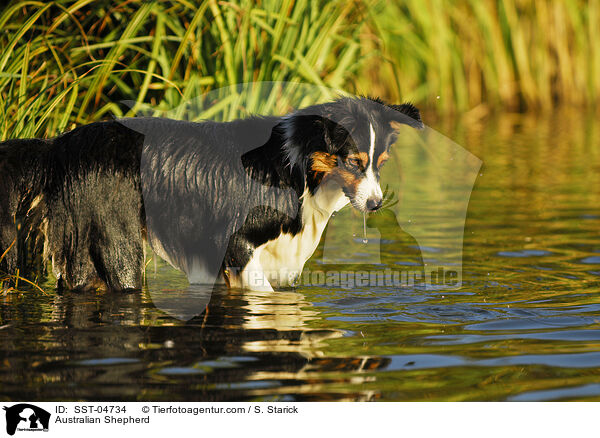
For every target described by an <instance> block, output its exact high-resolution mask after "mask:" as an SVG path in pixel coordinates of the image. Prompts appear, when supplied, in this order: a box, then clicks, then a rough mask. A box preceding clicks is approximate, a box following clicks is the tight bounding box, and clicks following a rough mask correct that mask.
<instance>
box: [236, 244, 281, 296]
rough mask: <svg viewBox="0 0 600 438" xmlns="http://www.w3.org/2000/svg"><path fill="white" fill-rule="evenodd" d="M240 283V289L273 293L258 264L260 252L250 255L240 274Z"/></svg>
mask: <svg viewBox="0 0 600 438" xmlns="http://www.w3.org/2000/svg"><path fill="white" fill-rule="evenodd" d="M240 282H241V287H242V289H248V290H254V291H260V292H273V287H272V286H271V283H270V282H269V280H268V278H267V276H266V274H265V272H264V270H263V267H262V265H261V264H260V251H257V252H255V253H254V254H253V255H252V258H251V259H250V261H249V262H248V264H247V265H246V266H245V267H244V269H242V271H241V272H240Z"/></svg>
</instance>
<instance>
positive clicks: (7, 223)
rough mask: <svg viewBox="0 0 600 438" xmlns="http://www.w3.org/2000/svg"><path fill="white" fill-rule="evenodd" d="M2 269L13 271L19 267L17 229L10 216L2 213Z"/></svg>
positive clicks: (0, 233)
mask: <svg viewBox="0 0 600 438" xmlns="http://www.w3.org/2000/svg"><path fill="white" fill-rule="evenodd" d="M2 255H4V257H3V258H2V260H0V271H2V272H5V273H11V274H12V273H13V272H14V271H15V269H16V268H17V229H16V227H15V224H14V223H13V222H12V221H11V220H10V218H8V217H5V215H2V214H0V257H2Z"/></svg>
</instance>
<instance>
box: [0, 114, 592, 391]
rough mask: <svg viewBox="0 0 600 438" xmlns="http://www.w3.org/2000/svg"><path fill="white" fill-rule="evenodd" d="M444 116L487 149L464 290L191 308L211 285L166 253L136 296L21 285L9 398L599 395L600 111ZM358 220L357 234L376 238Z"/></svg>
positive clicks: (303, 293)
mask: <svg viewBox="0 0 600 438" xmlns="http://www.w3.org/2000/svg"><path fill="white" fill-rule="evenodd" d="M433 124H434V126H435V123H433ZM437 128H438V129H439V130H440V131H441V132H443V133H445V134H446V135H448V136H450V137H451V138H453V139H454V140H455V141H457V142H458V143H460V144H462V145H465V146H466V147H467V148H468V149H469V150H471V151H472V152H473V153H475V154H476V155H477V156H479V157H480V158H482V159H483V161H484V167H483V168H482V169H481V171H480V173H481V175H480V176H479V177H478V179H477V181H476V185H475V189H474V191H473V193H472V196H471V201H470V205H469V211H468V216H467V223H466V228H465V243H464V265H463V277H462V278H463V287H462V288H460V289H457V290H424V289H422V288H418V287H406V288H393V287H385V286H381V287H354V288H340V287H325V286H307V285H303V286H300V287H298V288H297V289H295V290H286V291H280V292H276V293H262V292H240V291H229V292H228V291H225V290H221V289H219V290H216V291H215V292H214V293H213V294H212V295H210V297H209V298H210V301H209V302H208V308H207V311H201V312H199V314H198V315H197V316H196V317H194V318H193V319H191V320H189V321H183V320H181V319H178V318H175V317H173V316H171V315H173V314H178V312H179V314H181V313H182V312H183V313H185V308H183V309H182V303H186V302H189V301H190V299H192V301H193V300H194V299H196V301H194V302H195V303H196V307H197V308H203V305H204V304H206V301H207V300H208V298H207V297H208V295H206V294H205V292H206V291H202V290H196V289H190V290H188V291H187V292H186V285H185V281H184V280H183V279H182V278H181V276H179V275H176V274H174V273H173V272H172V271H170V270H169V269H167V268H166V266H164V264H162V263H158V265H157V266H158V267H157V274H156V276H155V275H154V273H153V271H154V269H153V267H152V266H153V263H150V265H149V266H151V268H149V273H148V276H149V277H148V278H149V285H150V286H149V290H145V291H143V292H140V293H133V294H124V295H118V294H110V293H98V294H96V293H90V294H73V293H65V294H62V295H58V294H56V293H55V292H53V291H49V294H48V295H42V294H41V293H39V292H36V291H31V292H25V293H22V294H15V293H11V294H8V295H6V296H4V297H1V302H0V345H1V349H2V350H1V351H2V353H1V354H2V359H1V360H2V366H1V367H0V397H2V398H3V399H7V400H8V399H12V400H73V399H76V400H202V401H215V400H229V401H233V400H427V401H434V400H455V401H458V400H514V401H532V400H600V239H599V234H600V190H599V189H598V187H600V184H599V183H600V181H599V180H600V133H599V132H598V129H599V128H598V126H597V123H596V121H595V120H594V119H592V118H590V117H586V116H582V115H581V114H557V115H556V116H552V117H549V118H547V119H543V120H540V119H539V118H537V119H536V118H533V117H525V116H520V115H515V116H502V117H500V118H495V119H492V120H491V121H488V122H485V123H479V124H473V123H469V124H466V123H456V122H453V123H451V124H450V123H449V124H448V126H444V125H443V124H439V126H437ZM340 213H343V212H340ZM383 217H385V216H383ZM360 219H361V218H360V215H356V216H353V217H352V220H353V221H354V222H353V223H352V225H353V226H355V229H356V230H357V233H356V234H357V237H356V240H358V242H357V245H359V247H361V248H367V249H368V248H370V247H371V245H372V242H373V240H374V239H372V238H370V239H369V243H368V244H362V238H361V237H358V236H360V234H361V232H360V231H361V230H360V229H361V228H362V225H363V224H362V223H361V220H360ZM334 220H345V219H344V215H343V214H340V215H338V216H336V218H334ZM348 225H350V224H348ZM369 235H370V237H371V231H369ZM403 238H404V237H400V236H399V237H398V241H399V242H400V241H401V240H402V239H403ZM396 243H398V242H396ZM390 245H392V244H391V243H390ZM398 245H400V246H399V247H398V246H396V247H394V246H393V245H392V246H390V251H388V254H382V255H381V260H379V265H377V264H376V263H375V265H377V266H379V268H381V269H383V268H385V267H386V266H388V265H389V264H390V263H392V262H391V261H393V260H397V261H399V262H398V263H400V264H405V265H409V266H410V265H412V264H419V263H422V260H419V257H420V255H419V254H420V253H416V252H415V251H414V242H411V241H410V239H408V240H405V241H401V242H400V243H398ZM367 249H364V250H363V251H367ZM436 250H439V249H438V248H426V250H425V251H424V253H423V254H424V258H425V260H427V258H429V257H431V254H435V251H436ZM411 251H412V252H411ZM396 252H397V253H396ZM322 253H323V249H322V248H321V249H320V250H319V251H317V254H315V257H313V259H312V260H311V261H310V262H309V265H308V266H307V268H308V269H309V270H310V269H315V268H318V267H319V266H322V263H323V262H322V261H320V260H321V259H320V258H319V257H320V256H322V255H323V254H322ZM169 306H170V307H169ZM184 307H185V306H184ZM165 310H166V311H165ZM192 313H193V312H192ZM189 316H191V315H186V317H189Z"/></svg>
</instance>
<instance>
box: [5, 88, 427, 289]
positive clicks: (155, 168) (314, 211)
mask: <svg viewBox="0 0 600 438" xmlns="http://www.w3.org/2000/svg"><path fill="white" fill-rule="evenodd" d="M402 124H405V125H409V126H412V127H414V128H421V127H422V126H423V124H422V122H421V118H420V115H419V111H418V110H417V109H416V108H415V107H414V106H412V105H411V104H402V105H385V104H383V102H381V101H380V100H378V99H370V98H342V99H339V100H336V101H333V102H329V103H325V104H321V105H315V106H311V107H307V108H303V109H300V110H298V111H296V112H293V113H291V114H289V115H287V116H284V117H279V118H277V117H251V118H248V119H241V120H235V121H233V122H228V123H216V122H208V121H207V122H202V123H191V122H182V121H174V120H169V119H160V118H132V119H122V120H118V121H108V122H98V123H92V124H90V125H86V126H82V127H80V128H77V129H75V130H73V131H71V132H68V133H66V134H63V135H61V136H59V137H57V138H54V139H51V140H40V139H28V140H10V141H7V142H4V143H2V144H0V255H4V257H3V258H2V260H1V261H0V270H2V271H4V272H8V273H14V272H16V271H17V270H20V272H24V271H27V269H28V268H29V267H31V266H35V263H37V266H41V267H43V266H44V265H45V262H46V261H50V262H51V264H52V270H53V273H54V275H55V276H56V278H57V279H58V284H57V287H59V288H69V289H89V288H104V289H113V290H124V289H139V288H141V286H142V278H143V272H144V258H145V254H144V247H145V246H144V241H147V242H149V244H150V246H151V247H152V249H153V250H154V251H155V252H156V253H157V254H158V255H160V256H161V257H162V258H164V259H165V260H167V261H168V262H169V263H171V264H172V265H173V266H175V267H176V268H178V269H181V270H183V271H184V272H185V273H186V274H187V276H188V278H189V280H190V282H192V283H208V284H212V283H214V282H215V280H216V279H218V278H219V279H221V280H223V281H225V282H226V283H227V285H228V286H230V287H240V288H249V289H260V290H272V287H281V286H286V285H289V284H291V283H293V281H294V280H295V278H296V277H297V276H298V275H299V274H300V272H301V271H302V268H303V266H304V264H305V262H306V261H307V260H308V259H309V258H310V256H311V255H312V254H313V252H314V250H315V249H316V247H317V244H318V243H319V240H320V237H321V234H322V233H323V230H324V228H325V226H326V224H327V222H328V220H329V218H330V217H331V214H332V213H333V212H335V211H337V210H339V209H340V208H342V207H343V206H344V205H346V204H347V203H351V204H352V206H353V207H354V208H356V209H358V210H360V211H364V212H367V211H374V210H377V209H378V208H380V207H381V204H382V192H381V188H380V186H379V169H380V167H381V166H382V165H383V163H384V162H385V161H386V159H387V158H388V150H389V148H390V146H391V145H392V144H393V143H394V142H395V141H396V138H397V135H398V130H399V128H400V126H401V125H402Z"/></svg>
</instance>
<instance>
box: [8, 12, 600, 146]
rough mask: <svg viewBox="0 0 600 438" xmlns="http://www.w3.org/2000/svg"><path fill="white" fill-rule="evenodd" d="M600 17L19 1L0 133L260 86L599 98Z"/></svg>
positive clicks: (48, 130) (439, 101) (458, 103)
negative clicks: (251, 84) (231, 88)
mask: <svg viewBox="0 0 600 438" xmlns="http://www.w3.org/2000/svg"><path fill="white" fill-rule="evenodd" d="M599 25H600V0H589V1H584V0H562V1H552V0H532V1H525V0H465V1H460V2H458V1H449V0H403V1H397V2H388V1H383V0H355V1H351V2H347V1H340V0H334V1H320V0H266V1H260V2H254V1H248V0H233V1H217V0H204V1H199V2H192V1H188V0H161V1H150V2H148V1H142V0H129V1H126V0H117V1H91V0H59V1H55V2H41V1H35V0H20V1H12V2H10V3H8V5H7V6H4V7H3V8H2V9H1V10H0V49H1V50H0V139H6V138H12V137H30V136H46V135H53V134H56V133H58V132H60V131H64V130H65V129H68V128H70V127H72V126H74V125H77V124H82V123H86V122H90V121H94V120H98V119H102V118H106V117H109V116H112V115H115V116H122V115H131V114H134V113H136V112H137V111H138V110H140V108H142V106H143V105H145V106H150V107H152V108H153V109H154V110H158V111H172V110H173V109H174V108H177V107H178V106H179V105H180V104H181V103H182V102H186V101H189V100H190V99H193V98H194V97H196V96H201V95H203V94H205V93H206V92H207V91H211V90H217V89H220V88H222V87H227V86H230V85H232V84H237V83H249V82H260V81H287V82H304V83H309V84H314V85H317V86H320V87H323V89H325V87H329V88H333V89H343V90H346V91H347V92H351V93H361V94H372V95H381V96H383V97H385V98H388V99H390V100H392V101H400V100H412V101H414V102H416V103H418V104H419V105H421V106H423V107H426V108H427V107H429V108H435V109H436V110H439V111H440V112H446V111H456V110H458V111H461V112H462V111H467V110H473V113H474V114H485V113H486V112H487V111H488V109H490V108H510V109H511V110H523V109H533V110H538V109H542V110H544V109H549V108H552V107H554V106H555V105H558V104H559V103H566V104H575V105H589V104H593V103H594V102H595V101H597V99H598V98H599V97H600V53H599V51H600V49H598V47H599V45H598V44H597V41H598V40H599V37H600V35H599V32H600V30H599V28H600V26H599ZM212 97H213V99H215V100H216V101H218V100H219V99H225V98H231V100H230V101H228V102H226V103H223V108H221V110H220V111H221V112H222V114H221V115H220V116H219V117H223V118H228V117H232V116H234V115H235V114H236V111H238V110H239V108H238V107H240V106H241V101H240V99H238V98H237V97H235V96H231V95H227V94H226V92H223V94H219V93H217V94H213V95H212ZM280 97H281V96H275V95H274V96H272V97H271V98H270V99H264V102H261V105H262V106H261V105H258V106H256V107H254V109H256V110H257V111H262V110H266V111H267V112H268V111H269V108H267V107H268V106H269V105H271V106H272V107H275V106H276V105H277V104H278V103H280V102H279V99H280ZM122 101H131V102H130V103H129V104H128V105H129V106H128V105H124V104H121V103H120V102H122ZM244 103H249V101H248V99H246V101H245V102H244ZM250 103H251V102H250ZM131 107H133V108H131ZM271 110H272V109H271Z"/></svg>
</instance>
